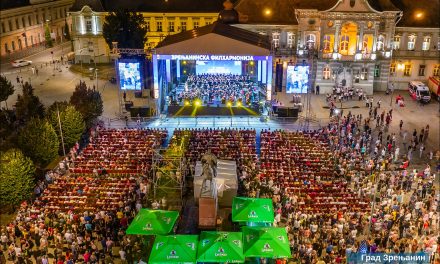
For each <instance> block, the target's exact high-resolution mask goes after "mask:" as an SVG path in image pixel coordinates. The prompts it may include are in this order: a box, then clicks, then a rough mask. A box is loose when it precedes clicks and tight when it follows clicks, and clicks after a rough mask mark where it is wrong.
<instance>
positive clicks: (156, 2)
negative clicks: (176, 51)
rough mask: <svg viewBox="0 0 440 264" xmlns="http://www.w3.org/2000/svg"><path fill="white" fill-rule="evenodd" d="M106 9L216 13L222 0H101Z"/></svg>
mask: <svg viewBox="0 0 440 264" xmlns="http://www.w3.org/2000/svg"><path fill="white" fill-rule="evenodd" d="M102 1H103V3H104V7H105V9H106V10H107V11H110V12H111V11H115V10H118V9H128V10H133V11H137V12H153V13H154V12H158V13H185V12H190V13H218V12H220V10H223V2H224V0H147V1H146V0H128V1H121V0H102Z"/></svg>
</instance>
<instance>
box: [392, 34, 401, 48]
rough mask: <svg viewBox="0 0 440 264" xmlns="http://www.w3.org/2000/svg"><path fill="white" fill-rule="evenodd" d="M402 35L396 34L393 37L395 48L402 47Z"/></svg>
mask: <svg viewBox="0 0 440 264" xmlns="http://www.w3.org/2000/svg"><path fill="white" fill-rule="evenodd" d="M400 39H401V37H400V36H394V39H393V50H399V49H400Z"/></svg>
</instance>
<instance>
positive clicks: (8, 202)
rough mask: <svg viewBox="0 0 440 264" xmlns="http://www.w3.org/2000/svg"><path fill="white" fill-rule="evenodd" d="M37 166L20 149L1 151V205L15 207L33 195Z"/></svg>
mask: <svg viewBox="0 0 440 264" xmlns="http://www.w3.org/2000/svg"><path fill="white" fill-rule="evenodd" d="M34 173H35V166H34V164H33V162H32V161H31V160H30V159H29V158H28V157H25V156H24V155H23V153H22V152H21V151H20V150H18V149H10V150H8V151H6V152H2V153H0V207H1V208H14V207H15V206H17V205H18V204H19V203H20V202H21V201H24V200H27V199H29V198H30V197H31V196H32V193H33V188H34V186H35V184H34Z"/></svg>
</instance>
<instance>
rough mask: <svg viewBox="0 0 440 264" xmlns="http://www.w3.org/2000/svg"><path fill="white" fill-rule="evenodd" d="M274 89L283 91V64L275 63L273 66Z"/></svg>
mask: <svg viewBox="0 0 440 264" xmlns="http://www.w3.org/2000/svg"><path fill="white" fill-rule="evenodd" d="M275 91H276V92H282V91H283V64H281V63H277V64H276V67H275Z"/></svg>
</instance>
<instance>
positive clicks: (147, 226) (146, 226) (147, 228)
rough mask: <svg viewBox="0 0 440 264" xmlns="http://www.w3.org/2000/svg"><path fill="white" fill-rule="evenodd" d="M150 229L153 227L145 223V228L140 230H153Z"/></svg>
mask: <svg viewBox="0 0 440 264" xmlns="http://www.w3.org/2000/svg"><path fill="white" fill-rule="evenodd" d="M152 227H153V225H152V224H151V223H146V224H145V227H144V228H142V230H147V231H150V230H153V228H152Z"/></svg>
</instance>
